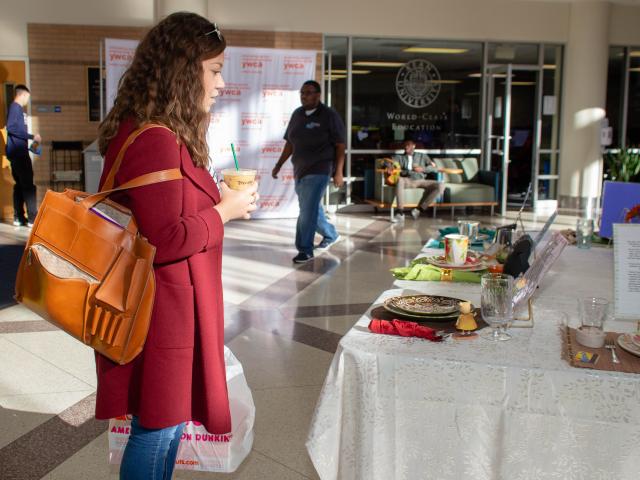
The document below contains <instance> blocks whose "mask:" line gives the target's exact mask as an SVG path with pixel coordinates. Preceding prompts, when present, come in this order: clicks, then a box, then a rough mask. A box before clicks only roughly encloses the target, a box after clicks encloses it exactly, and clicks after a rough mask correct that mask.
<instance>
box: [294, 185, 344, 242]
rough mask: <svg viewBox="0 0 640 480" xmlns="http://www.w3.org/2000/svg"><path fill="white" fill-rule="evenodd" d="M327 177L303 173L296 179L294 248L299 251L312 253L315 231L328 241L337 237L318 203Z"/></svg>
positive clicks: (324, 188)
mask: <svg viewBox="0 0 640 480" xmlns="http://www.w3.org/2000/svg"><path fill="white" fill-rule="evenodd" d="M329 179H330V177H329V176H328V175H305V176H304V177H302V178H300V179H296V194H297V195H298V204H299V205H300V215H299V216H298V223H297V224H296V248H297V249H298V252H300V253H306V254H307V255H313V237H314V235H315V233H316V232H318V233H319V234H320V235H322V237H323V238H325V239H327V240H329V241H333V240H335V239H336V238H338V232H336V229H335V227H334V226H333V225H331V224H330V223H329V222H328V221H327V218H326V217H325V216H324V210H323V209H322V205H321V204H320V201H321V200H322V195H324V191H325V190H326V188H327V185H328V184H329Z"/></svg>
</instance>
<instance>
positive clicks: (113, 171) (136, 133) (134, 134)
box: [102, 123, 173, 190]
mask: <svg viewBox="0 0 640 480" xmlns="http://www.w3.org/2000/svg"><path fill="white" fill-rule="evenodd" d="M152 128H164V129H166V130H169V131H170V132H172V131H171V129H169V128H168V127H166V126H164V125H160V124H159V123H147V124H146V125H143V126H142V127H140V128H138V129H136V130H134V131H133V132H131V134H130V135H129V137H127V139H126V140H125V142H124V143H123V144H122V147H120V151H119V152H118V156H117V157H116V161H115V162H113V165H112V166H111V170H110V171H109V175H107V179H106V180H105V181H104V184H103V185H102V190H110V189H112V188H113V183H114V181H115V178H116V173H118V170H120V165H121V164H122V160H123V159H124V154H125V153H126V151H127V149H128V148H129V146H130V145H131V144H132V143H133V142H135V140H136V138H138V137H139V136H140V134H142V133H144V132H146V131H147V130H150V129H152ZM172 133H173V132H172Z"/></svg>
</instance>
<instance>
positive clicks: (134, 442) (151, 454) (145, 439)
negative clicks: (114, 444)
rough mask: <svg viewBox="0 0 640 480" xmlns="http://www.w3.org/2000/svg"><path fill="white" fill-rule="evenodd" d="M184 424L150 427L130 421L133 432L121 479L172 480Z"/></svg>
mask: <svg viewBox="0 0 640 480" xmlns="http://www.w3.org/2000/svg"><path fill="white" fill-rule="evenodd" d="M183 429H184V423H181V424H179V425H175V426H173V427H167V428H160V429H147V428H144V427H143V426H141V425H140V424H139V423H138V417H135V416H134V417H133V419H132V420H131V435H130V436H129V441H128V443H127V446H126V448H125V449H124V455H123V456H122V463H121V464H120V480H170V479H171V476H172V475H173V468H174V467H175V464H176V456H177V455H178V446H179V445H180V437H181V436H182V430H183Z"/></svg>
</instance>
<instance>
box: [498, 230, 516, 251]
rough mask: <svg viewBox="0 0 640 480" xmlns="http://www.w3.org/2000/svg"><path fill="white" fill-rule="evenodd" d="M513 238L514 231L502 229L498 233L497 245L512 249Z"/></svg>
mask: <svg viewBox="0 0 640 480" xmlns="http://www.w3.org/2000/svg"><path fill="white" fill-rule="evenodd" d="M512 238H513V230H510V229H508V228H500V229H499V230H498V231H497V232H496V243H497V244H498V245H502V246H503V247H510V246H511V242H512Z"/></svg>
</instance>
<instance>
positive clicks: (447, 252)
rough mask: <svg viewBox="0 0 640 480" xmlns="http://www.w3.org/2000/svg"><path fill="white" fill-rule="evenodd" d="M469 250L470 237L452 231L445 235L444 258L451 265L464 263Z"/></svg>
mask: <svg viewBox="0 0 640 480" xmlns="http://www.w3.org/2000/svg"><path fill="white" fill-rule="evenodd" d="M468 251H469V237H467V236H466V235H458V234H455V233H450V234H449V235H445V236H444V259H445V262H447V263H448V264H450V265H464V264H465V262H466V261H467V252H468Z"/></svg>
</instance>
